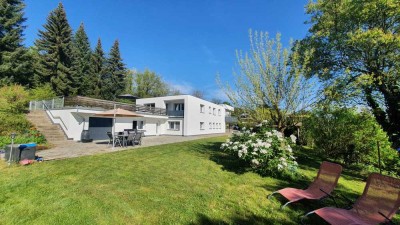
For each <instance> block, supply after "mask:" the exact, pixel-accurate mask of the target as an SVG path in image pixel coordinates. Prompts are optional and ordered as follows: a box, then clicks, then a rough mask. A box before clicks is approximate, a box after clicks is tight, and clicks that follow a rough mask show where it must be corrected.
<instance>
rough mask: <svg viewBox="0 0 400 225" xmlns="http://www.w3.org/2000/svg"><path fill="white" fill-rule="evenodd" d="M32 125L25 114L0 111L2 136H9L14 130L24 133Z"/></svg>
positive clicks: (0, 134)
mask: <svg viewBox="0 0 400 225" xmlns="http://www.w3.org/2000/svg"><path fill="white" fill-rule="evenodd" d="M31 127H32V124H31V123H30V122H29V121H28V120H27V119H26V116H25V114H14V113H10V112H0V136H4V135H5V136H7V135H9V134H11V133H12V132H16V133H23V132H25V131H26V130H29V129H30V128H31Z"/></svg>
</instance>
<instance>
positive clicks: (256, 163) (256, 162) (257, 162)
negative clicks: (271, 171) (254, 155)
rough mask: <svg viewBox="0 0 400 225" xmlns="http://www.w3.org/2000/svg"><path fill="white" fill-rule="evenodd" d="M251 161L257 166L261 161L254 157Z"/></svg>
mask: <svg viewBox="0 0 400 225" xmlns="http://www.w3.org/2000/svg"><path fill="white" fill-rule="evenodd" d="M251 163H252V164H254V165H257V166H258V165H260V162H259V161H258V160H257V159H252V160H251Z"/></svg>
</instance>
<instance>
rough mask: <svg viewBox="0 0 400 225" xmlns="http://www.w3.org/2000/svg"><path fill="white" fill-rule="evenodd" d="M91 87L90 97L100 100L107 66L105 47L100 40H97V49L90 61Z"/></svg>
mask: <svg viewBox="0 0 400 225" xmlns="http://www.w3.org/2000/svg"><path fill="white" fill-rule="evenodd" d="M90 62H91V63H90V65H91V67H90V77H89V79H90V80H91V81H90V82H89V84H90V87H89V90H90V92H88V95H89V96H92V97H95V98H100V97H101V89H102V86H103V82H102V80H103V79H105V64H106V58H105V57H104V51H103V47H102V46H101V40H100V38H99V39H98V40H97V45H96V48H95V49H94V52H93V54H92V57H91V60H90Z"/></svg>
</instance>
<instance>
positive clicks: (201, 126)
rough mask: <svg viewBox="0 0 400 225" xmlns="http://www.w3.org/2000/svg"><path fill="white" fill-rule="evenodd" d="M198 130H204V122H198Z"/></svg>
mask: <svg viewBox="0 0 400 225" xmlns="http://www.w3.org/2000/svg"><path fill="white" fill-rule="evenodd" d="M200 130H204V122H200Z"/></svg>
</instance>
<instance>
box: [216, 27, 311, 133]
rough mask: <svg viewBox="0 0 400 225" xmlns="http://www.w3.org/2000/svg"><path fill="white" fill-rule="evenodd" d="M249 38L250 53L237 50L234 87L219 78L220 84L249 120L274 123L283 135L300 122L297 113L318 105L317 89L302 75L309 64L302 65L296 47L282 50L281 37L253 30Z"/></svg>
mask: <svg viewBox="0 0 400 225" xmlns="http://www.w3.org/2000/svg"><path fill="white" fill-rule="evenodd" d="M249 36H250V52H249V53H245V54H243V53H242V51H236V56H237V62H238V67H239V69H238V70H239V72H235V73H234V79H233V82H234V84H233V87H234V88H233V87H232V86H231V85H230V84H229V83H226V84H225V85H224V84H222V83H221V80H220V78H219V76H217V82H218V83H219V85H220V86H221V88H222V89H223V90H224V92H225V94H226V95H227V96H228V98H229V99H230V101H231V102H232V104H233V106H234V107H235V108H241V109H243V113H244V114H246V115H247V119H248V120H249V121H252V122H257V123H259V122H261V121H263V120H271V123H272V125H273V126H275V127H276V128H277V129H278V130H279V131H281V132H283V131H284V130H285V128H286V127H287V126H290V125H293V124H295V123H296V122H297V121H296V118H297V117H296V116H295V114H296V113H298V112H301V111H302V110H304V109H306V108H307V107H309V106H310V105H311V104H312V103H314V102H315V99H316V94H315V91H314V89H313V88H315V87H313V86H312V85H313V83H312V81H310V80H307V79H306V78H305V77H304V76H303V74H304V73H305V71H306V70H307V63H308V62H307V61H305V62H304V63H302V64H301V63H300V62H299V52H298V49H297V47H296V46H294V47H293V50H292V51H290V50H289V49H285V48H283V47H282V44H281V43H280V34H277V35H276V38H275V39H269V37H268V34H267V33H263V32H254V34H253V32H252V31H251V30H250V31H249ZM289 55H291V57H289Z"/></svg>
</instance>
